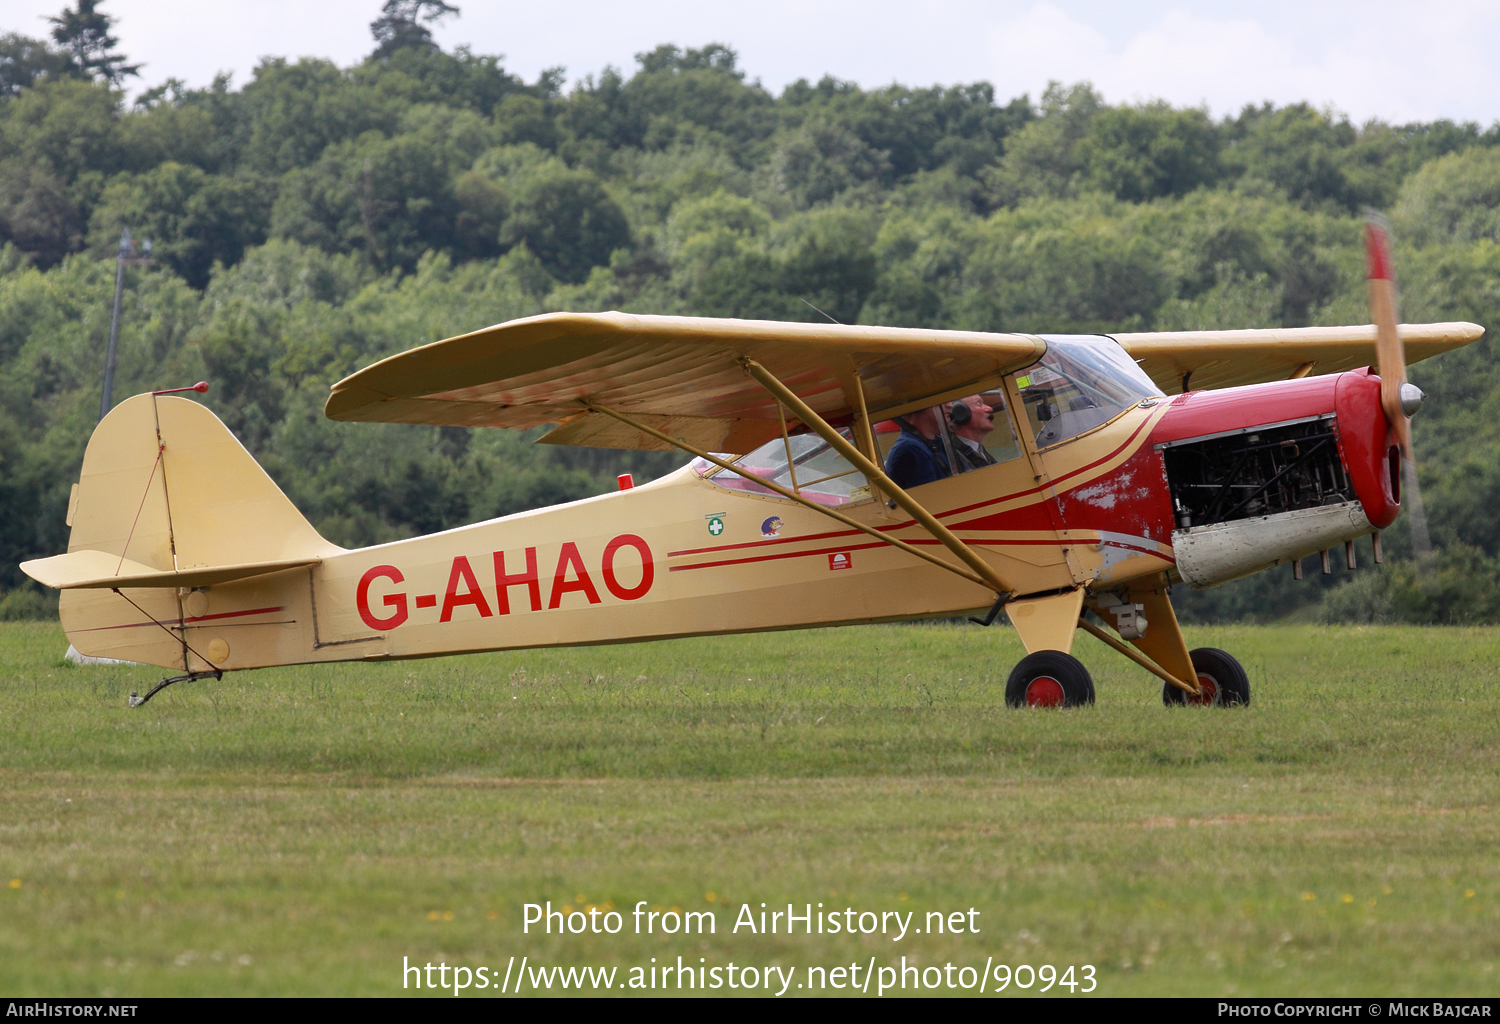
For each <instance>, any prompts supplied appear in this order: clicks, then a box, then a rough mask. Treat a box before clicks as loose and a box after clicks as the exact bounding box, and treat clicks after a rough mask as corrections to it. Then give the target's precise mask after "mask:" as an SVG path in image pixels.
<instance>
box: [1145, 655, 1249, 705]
mask: <svg viewBox="0 0 1500 1024" xmlns="http://www.w3.org/2000/svg"><path fill="white" fill-rule="evenodd" d="M1188 656H1189V657H1191V658H1192V659H1193V668H1194V669H1195V670H1196V671H1197V673H1198V688H1199V689H1200V690H1202V691H1203V696H1202V697H1194V696H1193V695H1192V694H1189V693H1184V692H1183V691H1181V690H1179V689H1178V688H1177V687H1175V686H1173V685H1172V684H1171V683H1163V684H1162V688H1161V702H1162V703H1163V704H1165V705H1167V707H1173V706H1176V705H1179V704H1196V705H1199V706H1207V705H1213V706H1215V707H1222V708H1229V707H1244V706H1245V705H1247V704H1249V703H1250V677H1249V676H1247V675H1246V674H1245V666H1243V665H1241V664H1240V663H1239V662H1238V661H1236V660H1235V659H1234V658H1233V656H1231V655H1229V654H1227V653H1225V652H1224V651H1221V650H1219V649H1218V648H1217V647H1200V648H1198V649H1197V650H1195V651H1189V652H1188Z"/></svg>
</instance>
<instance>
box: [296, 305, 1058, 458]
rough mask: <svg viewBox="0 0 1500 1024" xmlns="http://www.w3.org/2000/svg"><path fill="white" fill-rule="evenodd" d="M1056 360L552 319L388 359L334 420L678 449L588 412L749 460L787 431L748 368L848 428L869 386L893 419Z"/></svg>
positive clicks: (791, 334) (344, 398)
mask: <svg viewBox="0 0 1500 1024" xmlns="http://www.w3.org/2000/svg"><path fill="white" fill-rule="evenodd" d="M1045 350H1046V343H1045V342H1043V341H1042V339H1040V338H1037V337H1033V336H1031V335H1022V334H982V333H977V332H966V331H930V330H918V329H912V328H898V327H854V326H844V325H840V324H800V323H780V322H772V321H763V320H711V319H700V318H691V317H670V316H630V315H627V314H624V313H549V314H547V315H544V316H535V317H529V318H527V319H524V320H513V321H511V322H509V323H504V324H499V325H497V326H495V327H487V328H485V329H484V330H480V331H475V332H473V333H472V334H464V335H460V336H459V337H456V338H449V339H448V340H446V341H439V342H434V343H433V344H430V345H424V346H422V347H420V348H415V349H412V350H410V351H408V352H403V353H401V354H400V355H395V356H392V357H390V358H389V359H384V360H382V361H381V362H378V363H375V364H374V365H372V366H369V367H366V368H365V369H363V370H361V371H359V372H358V373H356V374H353V375H352V376H350V377H346V378H345V379H344V380H342V381H339V382H338V383H337V384H335V385H334V387H333V394H332V395H330V396H329V398H328V404H327V406H326V407H325V410H324V411H325V412H326V413H327V415H328V416H329V417H330V418H332V419H335V420H356V421H367V422H379V423H432V424H442V425H446V426H464V427H480V426H486V427H513V428H524V427H534V426H538V425H540V424H543V423H560V424H562V425H561V426H560V427H559V428H558V429H556V430H554V431H552V432H551V433H550V434H548V435H547V436H546V437H544V438H543V440H545V441H547V442H548V443H552V444H576V445H594V446H598V447H608V448H652V449H665V448H667V445H665V444H664V443H662V442H659V441H656V440H654V439H651V438H648V437H646V436H644V435H643V434H641V433H640V432H639V431H636V430H634V429H633V428H630V427H627V426H625V425H623V424H621V423H620V422H619V421H617V420H614V419H612V418H610V417H608V416H605V415H603V414H601V413H595V412H588V411H586V409H585V405H584V403H585V402H587V403H589V404H592V405H597V406H603V407H606V408H611V409H615V410H617V411H619V412H623V413H627V414H629V415H630V416H633V417H635V418H636V419H638V420H640V421H641V422H643V423H646V424H648V425H650V426H652V427H654V428H656V429H658V430H661V431H663V432H665V433H669V434H671V435H672V436H673V437H679V438H682V439H683V440H685V441H687V442H689V443H691V444H694V445H696V446H698V447H700V448H703V449H707V450H709V451H721V452H736V453H738V452H746V451H750V450H752V449H754V448H755V447H757V446H759V445H761V444H763V443H765V442H766V441H769V440H771V439H772V438H775V437H777V436H779V435H780V432H781V414H780V411H779V410H778V408H777V403H776V401H775V399H773V398H772V397H771V396H770V395H769V394H768V393H767V392H766V391H765V390H764V389H763V388H762V387H761V386H760V385H759V384H757V383H756V382H755V380H753V379H752V378H751V377H750V376H749V375H748V374H747V373H746V371H745V368H744V365H743V361H744V360H746V359H753V360H755V361H756V362H758V363H760V364H761V365H762V366H764V367H766V369H768V370H769V371H770V372H771V373H772V374H774V375H775V376H776V377H777V378H779V379H780V380H781V381H783V382H784V383H785V384H786V385H787V386H788V387H790V388H792V389H793V390H794V391H795V392H796V393H797V394H798V395H799V396H800V397H801V398H802V399H803V400H804V401H805V402H807V404H808V405H810V406H811V407H812V408H813V410H814V411H816V412H817V413H819V414H820V415H821V416H823V417H824V418H825V419H826V420H828V421H829V422H830V423H835V424H837V423H840V422H846V421H848V420H849V419H850V418H851V417H852V415H853V410H854V408H856V406H857V402H858V398H857V395H858V391H859V390H862V391H863V394H864V399H865V403H866V407H867V408H868V410H869V412H870V415H871V417H872V418H875V419H884V418H888V417H890V416H895V415H900V414H901V413H904V412H910V411H911V410H913V409H918V408H921V407H923V406H927V405H933V404H935V403H937V402H939V401H945V400H947V399H950V398H961V397H963V396H964V395H968V394H973V393H974V392H976V391H980V390H983V389H984V388H986V387H988V386H992V385H993V384H995V383H996V382H998V380H999V378H1000V377H1001V376H1002V375H1003V374H1005V373H1007V372H1009V371H1012V370H1017V369H1020V368H1022V367H1024V366H1028V365H1030V364H1031V363H1033V362H1035V361H1036V360H1037V359H1038V358H1040V356H1041V355H1042V353H1043V352H1044V351H1045ZM856 376H857V377H858V380H859V388H858V390H856V388H855V386H854V379H855V377H856Z"/></svg>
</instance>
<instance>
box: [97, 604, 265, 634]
mask: <svg viewBox="0 0 1500 1024" xmlns="http://www.w3.org/2000/svg"><path fill="white" fill-rule="evenodd" d="M284 611H286V605H284V604H283V605H277V606H276V607H275V608H251V609H250V610H249V611H244V612H218V613H217V614H214V615H195V616H193V617H192V618H188V619H183V620H182V622H180V623H178V622H174V621H172V620H171V619H164V620H162V621H161V622H157V621H155V620H147V621H146V622H127V623H124V624H123V625H119V626H90V627H89V628H88V629H75V630H73V631H72V632H75V633H96V632H98V631H99V630H101V629H136V628H137V627H140V626H166V627H167V628H168V629H176V628H179V627H180V626H190V625H192V624H193V623H195V622H209V621H211V620H213V619H238V618H243V617H244V616H246V615H269V614H270V613H271V612H284Z"/></svg>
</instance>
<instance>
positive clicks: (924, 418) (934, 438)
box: [885, 407, 953, 491]
mask: <svg viewBox="0 0 1500 1024" xmlns="http://www.w3.org/2000/svg"><path fill="white" fill-rule="evenodd" d="M896 423H897V424H898V425H899V426H900V427H901V436H900V437H898V438H897V439H896V443H895V444H893V445H891V450H890V451H889V452H888V453H887V454H886V457H885V472H886V475H887V476H889V477H890V478H891V480H892V481H894V482H895V484H896V486H898V487H900V488H901V489H902V490H903V491H904V490H906V489H907V488H909V487H916V486H917V485H919V484H930V483H932V482H933V481H934V480H941V479H942V478H943V477H945V476H952V475H953V470H952V468H951V467H950V466H949V465H948V456H947V454H946V453H945V452H944V451H943V442H942V440H941V439H940V438H939V437H938V410H937V408H936V407H934V408H931V409H920V410H918V411H917V412H913V413H909V414H907V415H905V416H897V417H896Z"/></svg>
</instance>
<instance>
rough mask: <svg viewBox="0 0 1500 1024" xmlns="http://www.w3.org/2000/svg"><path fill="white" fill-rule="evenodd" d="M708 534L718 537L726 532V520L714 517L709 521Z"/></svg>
mask: <svg viewBox="0 0 1500 1024" xmlns="http://www.w3.org/2000/svg"><path fill="white" fill-rule="evenodd" d="M708 532H709V533H711V534H713V535H714V536H715V537H717V536H718V535H719V534H721V533H723V532H724V520H722V519H720V518H719V517H718V516H714V517H713V518H711V519H710V520H709V521H708Z"/></svg>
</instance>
